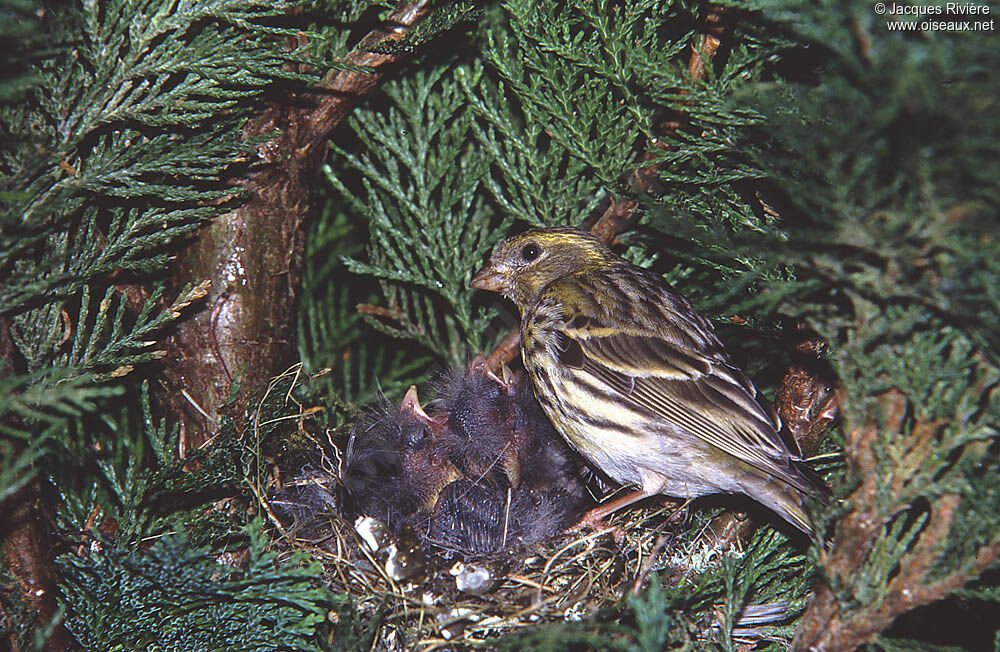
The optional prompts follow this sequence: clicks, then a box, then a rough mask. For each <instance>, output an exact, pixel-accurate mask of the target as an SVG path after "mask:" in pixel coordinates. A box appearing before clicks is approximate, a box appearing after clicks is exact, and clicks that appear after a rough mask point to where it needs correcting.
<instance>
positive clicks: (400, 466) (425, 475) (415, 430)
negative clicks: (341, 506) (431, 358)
mask: <svg viewBox="0 0 1000 652" xmlns="http://www.w3.org/2000/svg"><path fill="white" fill-rule="evenodd" d="M441 428H443V424H442V423H439V422H437V421H435V420H434V419H432V418H431V417H429V416H427V414H426V413H425V412H424V410H423V408H421V407H420V402H419V401H418V400H417V390H416V387H410V389H409V391H407V393H406V396H405V397H404V398H403V402H402V404H401V405H400V407H399V409H398V410H392V409H386V410H384V411H383V413H381V414H378V415H375V416H374V417H373V418H372V419H370V420H369V421H368V422H366V423H363V424H360V426H359V428H358V430H356V431H355V432H354V433H353V434H352V435H351V439H350V441H349V442H348V446H347V452H346V454H345V459H344V462H345V465H344V474H343V483H344V487H345V488H346V489H347V492H348V493H349V494H350V496H351V497H352V498H353V500H354V502H355V503H356V505H357V506H358V509H359V511H360V512H362V513H364V514H367V515H368V516H372V517H375V518H378V519H380V520H381V521H383V522H384V523H385V524H386V525H387V526H388V527H389V528H390V529H391V530H393V531H398V530H399V528H400V527H402V526H403V525H405V524H412V523H413V522H414V521H415V519H416V518H417V517H418V515H424V516H429V515H430V514H431V512H433V510H434V506H435V505H436V503H437V499H438V494H439V493H440V492H441V490H442V489H443V488H444V487H445V486H447V485H448V483H450V482H452V481H453V480H456V479H458V478H459V477H460V476H461V473H460V472H459V471H458V469H456V468H455V466H454V465H453V464H452V463H451V462H450V461H449V460H448V457H447V456H446V455H445V454H444V451H443V450H442V448H441V444H440V441H439V434H438V431H439V430H440V429H441Z"/></svg>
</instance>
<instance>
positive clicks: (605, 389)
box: [470, 227, 825, 536]
mask: <svg viewBox="0 0 1000 652" xmlns="http://www.w3.org/2000/svg"><path fill="white" fill-rule="evenodd" d="M470 285H471V287H473V288H477V289H481V290H490V291H493V292H500V293H501V294H503V296H505V297H506V298H508V299H510V300H511V301H513V302H514V304H515V305H516V306H517V308H518V310H519V312H520V314H521V355H522V359H523V361H524V367H525V369H526V370H527V372H528V375H529V377H530V379H531V383H532V385H533V386H534V389H535V395H536V397H537V398H538V401H539V403H540V404H541V406H542V409H543V410H544V411H545V413H546V414H547V415H548V416H549V419H551V421H552V423H553V425H554V426H555V427H556V429H557V430H558V431H559V432H560V433H561V434H562V435H563V436H564V437H565V438H566V440H567V441H568V442H569V443H570V444H571V445H572V446H573V447H574V448H576V449H577V450H578V451H580V453H582V454H583V456H584V457H586V458H587V459H588V460H589V461H590V462H591V463H593V464H594V465H595V466H597V467H598V468H600V469H601V470H602V471H604V472H605V473H606V474H607V475H608V476H610V477H611V478H613V479H614V480H616V481H617V482H620V483H622V484H625V485H633V486H637V487H639V488H640V490H639V491H637V492H635V493H634V494H632V495H630V496H626V497H625V498H624V499H621V500H619V501H613V502H612V503H609V504H608V505H604V506H602V507H600V508H598V509H597V510H594V511H593V512H592V513H591V519H593V520H598V519H600V518H601V517H603V516H604V515H606V514H608V513H610V512H611V511H614V510H615V509H618V508H620V507H623V506H624V505H627V504H629V503H631V502H634V501H636V500H639V499H641V498H644V497H646V496H651V495H655V494H667V495H670V496H676V497H681V498H693V497H698V496H704V495H708V494H714V493H739V494H745V495H747V496H750V497H751V498H753V499H754V500H756V501H758V502H760V503H762V504H763V505H765V506H767V507H769V508H771V509H772V510H774V511H775V512H776V513H777V514H778V515H780V516H781V517H782V518H784V519H785V520H786V521H788V522H789V523H791V524H792V525H794V526H795V527H797V528H798V529H800V530H802V531H803V532H805V533H807V534H809V535H811V536H815V529H814V527H813V524H812V521H811V520H810V518H809V515H808V513H807V512H806V510H805V501H806V498H807V496H810V495H821V494H822V493H823V492H824V490H825V489H824V487H823V486H822V483H821V482H819V481H818V480H817V479H814V476H813V475H812V474H811V471H810V470H809V469H808V468H807V467H804V465H802V464H801V461H800V458H799V456H798V455H797V454H796V453H793V452H792V451H791V450H790V449H789V447H788V445H787V444H786V443H785V442H784V440H783V439H782V438H781V436H780V435H779V434H778V431H779V429H780V427H781V426H780V423H778V422H777V421H776V420H772V418H771V416H770V415H769V414H768V412H767V411H766V410H764V408H763V407H761V405H760V404H759V403H758V402H757V390H756V388H755V387H754V385H753V383H752V382H751V381H750V380H749V379H748V378H747V377H746V376H745V375H744V374H743V372H742V371H740V370H739V369H737V368H736V367H734V366H733V365H732V364H731V363H730V361H729V357H728V356H727V354H726V352H725V350H724V349H723V347H722V343H721V342H720V341H719V339H718V338H717V337H716V336H715V333H714V331H713V327H712V324H711V323H710V322H709V321H708V320H707V319H705V318H704V317H703V316H701V315H700V314H698V313H697V312H695V310H694V308H692V306H691V304H690V303H689V302H688V301H687V299H685V298H684V297H682V296H681V295H679V294H677V293H676V292H674V291H673V290H672V289H671V288H670V287H668V286H667V284H666V283H664V282H663V280H662V279H660V278H659V277H657V276H655V275H653V274H652V273H650V272H648V271H646V270H644V269H642V268H640V267H637V266H635V265H632V264H631V263H629V262H628V261H626V260H624V259H623V258H620V257H619V256H617V255H615V254H614V253H613V252H612V251H611V250H610V249H608V248H607V247H606V246H605V245H604V244H602V243H601V242H600V241H599V240H598V239H597V238H595V237H594V236H592V235H590V234H589V233H586V232H584V231H580V230H578V229H573V228H569V227H557V228H549V229H540V230H534V231H529V232H527V233H523V234H521V235H518V236H514V237H511V238H508V239H507V240H505V241H503V242H502V243H500V244H499V245H498V246H497V247H496V249H495V250H494V251H493V254H492V256H491V258H490V261H489V263H488V264H487V265H486V266H485V267H483V268H482V269H481V270H479V272H478V273H477V274H476V275H475V277H474V278H473V279H472V282H471V284H470Z"/></svg>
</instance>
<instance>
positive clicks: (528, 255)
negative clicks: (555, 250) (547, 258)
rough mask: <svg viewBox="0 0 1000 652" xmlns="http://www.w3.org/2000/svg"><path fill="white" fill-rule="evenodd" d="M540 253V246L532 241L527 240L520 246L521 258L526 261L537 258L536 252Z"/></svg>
mask: <svg viewBox="0 0 1000 652" xmlns="http://www.w3.org/2000/svg"><path fill="white" fill-rule="evenodd" d="M540 253H542V250H541V248H540V247H539V246H538V245H536V244H535V243H534V242H529V243H528V244H526V245H524V247H522V248H521V258H523V259H525V260H526V261H528V262H531V261H533V260H534V259H536V258H538V254H540Z"/></svg>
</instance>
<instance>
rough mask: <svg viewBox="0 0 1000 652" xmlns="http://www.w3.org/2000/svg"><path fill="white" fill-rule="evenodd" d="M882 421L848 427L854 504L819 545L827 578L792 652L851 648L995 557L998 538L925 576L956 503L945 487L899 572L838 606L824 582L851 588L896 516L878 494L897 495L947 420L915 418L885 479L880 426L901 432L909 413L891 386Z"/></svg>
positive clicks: (815, 595)
mask: <svg viewBox="0 0 1000 652" xmlns="http://www.w3.org/2000/svg"><path fill="white" fill-rule="evenodd" d="M880 399H881V400H880V402H881V407H880V409H881V413H882V415H883V417H884V422H883V423H882V424H881V425H877V424H878V420H877V419H876V418H875V417H874V416H872V417H871V418H870V419H869V422H868V423H867V424H865V425H864V426H863V427H861V428H858V429H855V430H852V431H851V432H849V433H847V442H846V447H845V457H846V460H847V464H848V468H849V469H850V470H851V475H852V476H853V477H856V478H859V479H860V480H861V484H860V485H859V486H858V487H857V488H856V489H855V490H854V491H853V492H852V493H851V495H850V496H848V497H847V499H846V500H847V501H848V502H849V503H850V504H851V506H852V510H851V512H850V513H848V514H847V515H846V516H845V517H844V518H843V519H842V520H841V521H840V522H839V523H838V524H837V532H836V536H835V537H834V540H833V544H832V545H831V546H830V547H829V548H828V549H826V550H824V551H823V553H822V555H821V558H820V563H821V564H822V566H823V571H824V575H825V577H827V578H829V581H828V582H821V583H818V584H817V586H816V588H815V590H814V592H813V597H812V599H811V600H810V601H809V606H808V607H807V609H806V613H805V614H804V615H803V617H802V622H801V623H800V624H799V628H798V631H797V632H796V635H795V640H794V641H793V642H792V647H791V649H792V650H793V652H794V651H798V652H806V651H808V652H850V651H851V650H854V649H856V648H857V647H858V646H860V645H862V644H864V643H867V642H871V641H873V640H875V638H876V637H877V636H878V635H879V633H880V632H882V631H883V630H885V629H886V628H887V627H889V625H891V624H892V622H893V620H895V619H896V617H897V616H899V615H901V614H903V613H905V612H907V611H909V610H911V609H914V608H916V607H919V606H922V605H926V604H930V603H931V602H935V601H937V600H940V599H942V598H944V597H946V596H947V595H948V594H949V593H951V592H953V591H955V590H956V589H959V588H961V587H962V586H964V585H965V584H966V583H967V582H969V581H971V580H972V579H974V578H975V577H977V576H978V575H979V574H980V573H981V572H982V571H983V570H985V569H986V568H987V567H989V566H991V565H992V564H994V563H995V562H996V560H997V558H998V556H1000V540H994V541H993V542H992V543H991V544H989V545H986V546H983V547H982V548H980V549H979V551H978V553H977V555H976V558H975V561H974V562H972V563H971V564H969V566H968V567H966V568H964V569H960V570H958V571H955V572H953V573H951V574H949V575H947V576H945V577H942V578H938V579H936V580H933V581H931V580H929V579H928V572H929V571H930V570H931V569H932V568H933V567H934V564H935V563H936V561H937V559H938V556H939V555H940V547H941V544H942V543H943V542H945V541H946V540H947V538H948V537H949V536H954V534H953V533H952V532H951V524H952V520H953V518H954V514H955V510H956V509H957V508H958V506H959V505H960V503H961V498H960V496H958V495H957V494H946V495H944V496H942V497H940V498H939V499H937V501H936V502H935V503H934V504H933V505H932V506H931V514H930V518H929V520H928V521H927V524H926V525H925V526H924V528H923V530H922V531H921V533H920V536H919V537H918V538H917V539H916V540H915V541H914V543H913V544H912V545H911V547H910V548H909V549H908V550H907V552H906V553H905V555H904V556H903V557H902V559H901V560H900V562H899V572H898V573H897V574H896V575H895V576H894V577H892V578H891V579H890V580H889V582H888V587H887V589H888V590H887V591H886V592H885V593H884V594H881V595H880V596H879V597H878V598H877V599H875V600H872V601H870V602H869V603H867V604H865V603H863V602H862V603H859V604H853V603H854V602H855V601H852V604H851V606H850V607H848V608H844V607H843V606H842V604H841V601H840V600H838V599H837V596H836V595H834V593H833V591H832V590H831V589H830V584H831V583H833V584H835V585H837V586H841V587H844V590H847V591H849V590H850V587H852V586H856V584H857V582H856V579H857V577H858V573H859V572H861V569H863V568H864V567H865V566H866V565H867V564H868V558H869V555H870V554H871V552H872V550H873V547H874V546H875V544H876V542H877V541H879V540H880V539H881V537H882V536H883V534H884V531H885V527H886V525H887V524H888V522H889V521H890V520H891V518H892V516H893V515H894V512H893V510H887V509H886V508H885V506H884V505H883V504H882V501H880V500H879V497H880V496H883V495H884V493H885V492H886V491H887V490H888V492H889V494H890V495H898V494H901V493H902V492H903V490H904V485H905V484H906V482H907V480H908V474H907V473H906V472H905V470H906V469H907V468H919V467H920V466H922V464H923V463H924V460H925V459H926V456H927V455H928V454H929V453H930V451H932V450H933V448H934V447H935V445H936V441H937V435H938V432H939V430H940V428H942V427H943V426H944V425H945V424H943V423H940V422H932V421H918V422H917V423H915V424H914V425H913V426H912V427H911V428H909V434H908V435H907V436H908V437H909V439H910V445H909V446H908V447H907V451H906V453H905V454H904V455H903V457H902V458H901V459H900V460H899V471H900V472H899V473H896V474H894V475H893V476H892V477H890V478H885V477H882V476H881V475H880V474H879V473H877V471H876V459H875V453H874V450H875V448H876V445H877V439H878V428H879V427H881V428H884V429H885V431H886V432H892V433H901V432H903V428H904V419H905V417H906V414H907V412H908V405H907V401H906V398H905V397H904V396H903V395H902V394H901V393H900V392H898V391H896V390H891V391H889V392H886V393H885V394H884V395H882V396H881V397H880Z"/></svg>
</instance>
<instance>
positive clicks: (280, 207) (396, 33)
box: [163, 0, 428, 457]
mask: <svg viewBox="0 0 1000 652" xmlns="http://www.w3.org/2000/svg"><path fill="white" fill-rule="evenodd" d="M427 9H428V3H427V2H426V1H425V0H410V1H407V2H402V3H400V4H399V5H398V6H397V7H396V9H395V10H394V11H393V12H392V14H391V15H390V16H389V18H388V19H387V21H386V22H385V23H384V24H383V25H382V26H381V27H379V28H378V29H376V30H374V31H372V32H371V33H369V34H368V35H367V36H366V37H365V38H364V39H363V40H362V41H361V43H360V44H359V45H358V46H357V48H356V49H355V51H354V52H353V53H352V54H351V55H349V56H348V58H347V60H346V63H348V64H350V65H352V66H366V67H368V68H369V69H370V72H357V71H353V70H340V71H333V72H331V73H329V74H328V75H327V77H326V78H325V79H324V81H323V82H322V83H321V84H319V85H318V87H316V88H315V89H312V90H310V91H309V92H307V93H302V94H300V95H298V96H296V97H291V98H287V99H286V101H282V102H281V103H279V104H275V105H274V106H272V107H271V108H270V109H268V110H267V111H265V112H264V113H263V114H262V115H261V116H259V117H257V118H255V119H253V120H251V121H249V122H248V124H247V125H246V127H245V128H244V137H245V138H246V139H248V140H249V139H256V138H259V137H261V136H264V135H269V134H274V137H273V139H271V140H270V141H268V142H266V143H264V144H262V145H260V146H259V147H258V148H257V153H256V154H257V157H256V160H255V162H254V164H253V165H252V167H251V168H250V171H249V172H248V173H247V174H246V175H245V176H244V177H243V178H241V179H238V180H236V185H238V186H239V187H240V188H241V189H242V190H243V191H244V192H245V194H246V201H244V202H243V203H242V204H241V205H240V206H239V207H238V208H236V209H235V210H233V211H231V212H229V213H227V214H226V215H223V216H221V217H220V218H218V219H216V220H214V221H213V222H212V223H211V224H209V225H208V226H206V227H205V228H204V229H203V230H202V231H201V232H200V233H199V236H198V238H197V240H196V241H195V242H193V243H192V244H191V245H190V246H189V247H188V248H187V249H186V251H185V252H184V253H183V254H182V255H181V256H180V257H179V258H178V260H177V266H176V268H175V273H174V281H175V285H176V287H181V286H183V285H184V284H186V283H190V282H200V281H202V280H204V279H209V280H211V282H212V289H211V292H210V295H209V297H208V305H207V309H205V310H203V311H201V312H200V313H199V314H198V315H196V316H194V317H193V318H192V319H188V320H187V321H185V322H184V323H183V324H181V325H180V327H179V328H178V330H177V333H176V335H175V336H173V337H172V338H171V340H170V341H169V343H168V349H167V350H168V355H167V357H166V358H165V360H164V364H165V374H164V388H165V391H164V392H163V396H164V399H165V400H166V401H167V403H168V405H170V406H171V408H172V409H171V410H170V411H171V412H172V413H174V414H177V415H179V418H180V419H181V438H180V450H179V454H180V456H181V457H183V456H184V455H185V452H186V451H187V450H190V449H191V448H192V447H197V446H199V445H201V444H202V443H203V442H204V441H206V440H207V439H208V438H209V437H210V436H211V435H212V434H214V432H216V430H217V428H218V424H219V418H220V415H222V414H223V412H225V413H226V414H230V415H232V416H234V417H236V418H237V423H239V422H240V421H241V416H242V414H243V412H244V410H245V409H246V402H247V400H248V399H249V398H250V397H252V396H254V395H255V394H257V393H258V392H259V391H260V390H262V389H263V388H264V387H265V386H266V385H267V382H268V380H269V379H270V378H271V377H272V376H274V375H276V374H278V373H280V372H281V371H282V370H283V369H285V368H287V366H288V364H289V363H290V361H291V359H292V357H293V356H294V342H293V332H294V330H293V329H294V314H295V299H296V293H297V290H298V284H299V276H300V266H301V256H302V248H303V228H302V227H303V225H304V223H305V221H306V219H307V216H308V214H309V209H310V200H311V189H312V186H313V185H314V180H315V177H316V174H317V172H318V170H319V167H320V165H321V164H322V162H323V160H324V158H325V155H326V150H327V145H326V143H327V138H328V137H329V135H330V133H331V132H332V131H333V130H334V129H335V128H336V127H337V125H339V124H340V122H341V121H342V120H343V119H344V118H345V117H346V116H347V114H348V113H349V112H350V110H351V109H352V108H354V106H356V105H357V104H358V102H360V101H361V100H362V99H363V98H364V97H365V96H366V94H367V93H368V92H369V91H371V90H372V89H373V88H374V87H375V86H376V85H377V84H378V83H379V82H381V81H382V79H384V77H385V76H386V74H387V73H388V72H389V71H390V70H391V69H392V67H393V64H395V63H397V62H398V61H400V60H401V59H402V58H403V55H402V54H400V53H392V54H386V53H375V52H371V51H369V48H372V47H373V46H375V45H376V44H378V43H385V42H386V41H390V40H398V39H400V38H402V37H403V36H404V35H405V34H406V33H407V32H408V31H409V29H410V28H411V27H413V26H414V25H416V24H417V23H418V22H419V21H420V20H421V19H422V18H423V17H424V16H425V15H426V13H427Z"/></svg>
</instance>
